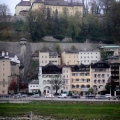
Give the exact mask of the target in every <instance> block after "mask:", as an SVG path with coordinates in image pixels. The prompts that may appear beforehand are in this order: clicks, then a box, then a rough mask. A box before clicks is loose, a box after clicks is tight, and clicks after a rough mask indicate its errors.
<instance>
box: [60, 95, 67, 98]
mask: <svg viewBox="0 0 120 120" xmlns="http://www.w3.org/2000/svg"><path fill="white" fill-rule="evenodd" d="M58 98H67V95H66V94H61V95H59V96H58Z"/></svg>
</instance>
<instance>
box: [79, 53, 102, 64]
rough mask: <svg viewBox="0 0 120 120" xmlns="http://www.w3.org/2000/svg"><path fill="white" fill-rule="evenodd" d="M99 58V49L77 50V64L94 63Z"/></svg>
mask: <svg viewBox="0 0 120 120" xmlns="http://www.w3.org/2000/svg"><path fill="white" fill-rule="evenodd" d="M100 59H101V57H100V51H80V52H79V65H80V64H81V63H82V64H84V65H88V64H91V63H96V62H98V61H99V60H100Z"/></svg>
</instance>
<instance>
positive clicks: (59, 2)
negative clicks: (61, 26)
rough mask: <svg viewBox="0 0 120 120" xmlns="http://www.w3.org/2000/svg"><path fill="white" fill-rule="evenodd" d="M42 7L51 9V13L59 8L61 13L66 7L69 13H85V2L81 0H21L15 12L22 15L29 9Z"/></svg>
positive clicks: (58, 10)
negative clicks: (79, 0) (78, 0)
mask: <svg viewBox="0 0 120 120" xmlns="http://www.w3.org/2000/svg"><path fill="white" fill-rule="evenodd" d="M41 7H44V8H49V9H50V11H51V15H53V14H54V13H55V11H56V10H57V12H58V14H59V15H61V14H62V13H63V11H64V10H65V9H66V12H67V15H70V16H71V15H74V14H75V13H76V12H78V13H80V14H81V16H82V15H83V3H79V2H67V1H64V0H30V1H23V0H21V2H20V3H18V4H17V5H16V7H15V14H16V15H20V14H21V13H24V14H23V15H25V13H26V12H27V11H29V10H30V9H31V10H36V9H39V8H41Z"/></svg>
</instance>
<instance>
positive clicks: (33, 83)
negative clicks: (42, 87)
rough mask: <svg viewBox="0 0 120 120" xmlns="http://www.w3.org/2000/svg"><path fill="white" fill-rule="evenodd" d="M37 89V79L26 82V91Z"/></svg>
mask: <svg viewBox="0 0 120 120" xmlns="http://www.w3.org/2000/svg"><path fill="white" fill-rule="evenodd" d="M38 90H39V81H38V80H32V81H31V82H30V83H29V84H28V91H29V93H36V92H38Z"/></svg>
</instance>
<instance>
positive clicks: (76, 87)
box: [71, 64, 91, 95]
mask: <svg viewBox="0 0 120 120" xmlns="http://www.w3.org/2000/svg"><path fill="white" fill-rule="evenodd" d="M90 87H91V73H90V65H83V64H81V65H79V66H78V65H75V66H71V91H72V92H73V93H79V94H82V95H84V94H87V93H88V90H89V89H90Z"/></svg>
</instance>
